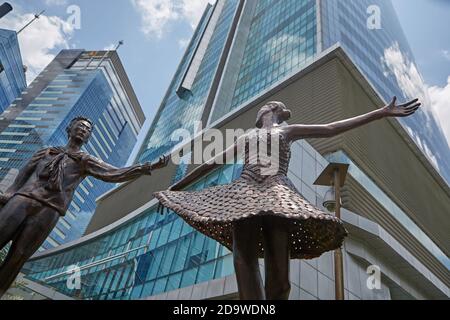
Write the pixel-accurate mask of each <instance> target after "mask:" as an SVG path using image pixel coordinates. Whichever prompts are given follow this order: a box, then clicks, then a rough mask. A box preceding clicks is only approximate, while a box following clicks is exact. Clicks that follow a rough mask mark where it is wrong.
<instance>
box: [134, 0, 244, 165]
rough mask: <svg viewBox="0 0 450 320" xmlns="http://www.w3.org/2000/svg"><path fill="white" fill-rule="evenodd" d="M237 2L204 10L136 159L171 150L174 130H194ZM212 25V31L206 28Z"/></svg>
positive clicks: (227, 0)
mask: <svg viewBox="0 0 450 320" xmlns="http://www.w3.org/2000/svg"><path fill="white" fill-rule="evenodd" d="M238 5H239V0H225V1H223V0H221V1H217V2H216V4H215V5H214V6H208V8H207V9H206V11H205V13H204V15H203V17H202V19H201V21H200V24H199V26H198V27H197V30H196V31H195V33H194V36H193V38H192V40H191V43H190V44H189V46H188V48H187V50H186V53H185V56H184V57H183V60H182V62H181V64H180V66H179V68H178V70H177V72H176V74H175V77H174V79H173V81H172V83H171V85H170V87H169V90H168V91H167V94H166V97H165V99H164V101H163V103H162V105H161V107H160V109H159V111H158V114H157V115H156V117H155V120H154V122H153V125H152V127H151V129H150V131H149V134H148V136H147V138H146V140H145V141H144V144H143V147H142V150H141V152H140V154H139V155H138V159H137V162H145V161H152V160H154V159H156V158H158V157H159V156H160V155H162V154H164V153H168V152H170V151H171V150H172V148H173V147H174V146H175V145H176V144H177V143H178V141H171V139H170V137H171V135H172V133H173V132H174V131H175V130H177V129H187V130H189V131H190V132H191V133H192V134H193V133H194V131H195V128H194V126H195V124H196V123H197V122H199V121H201V119H202V114H203V110H204V107H205V103H206V99H207V97H208V94H209V91H210V88H211V85H212V82H213V79H214V76H215V74H216V71H217V68H218V65H219V61H220V58H221V56H222V52H223V50H224V47H225V43H226V40H227V38H228V35H229V32H230V28H231V26H232V22H233V18H234V17H235V14H236V11H237V8H238ZM215 16H217V17H216V19H214V18H215ZM211 27H213V28H212V29H213V30H209V29H210V28H211ZM208 32H212V36H211V38H210V39H209V41H208V42H207V43H204V41H202V40H204V39H205V37H206V36H207V33H208ZM201 46H206V50H205V51H204V54H203V55H202V56H201V57H200V60H199V61H194V59H196V58H197V59H198V58H199V57H198V53H199V52H200V50H199V49H200V48H201ZM194 62H195V63H198V64H199V66H197V67H198V70H197V72H196V73H195V75H194V79H193V80H192V86H191V88H190V89H189V91H188V92H184V93H183V94H181V93H180V90H179V89H180V87H181V86H183V82H184V80H185V76H186V74H187V73H189V71H190V69H191V68H193V63H194Z"/></svg>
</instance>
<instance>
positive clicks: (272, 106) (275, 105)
mask: <svg viewBox="0 0 450 320" xmlns="http://www.w3.org/2000/svg"><path fill="white" fill-rule="evenodd" d="M276 109H287V108H286V106H285V105H284V103H283V102H279V101H270V102H268V103H267V104H266V105H264V106H263V107H262V108H261V110H259V112H258V115H257V116H256V127H257V128H258V129H261V128H262V125H263V124H262V118H263V117H264V116H265V115H266V114H267V113H269V112H274V111H275V110H276Z"/></svg>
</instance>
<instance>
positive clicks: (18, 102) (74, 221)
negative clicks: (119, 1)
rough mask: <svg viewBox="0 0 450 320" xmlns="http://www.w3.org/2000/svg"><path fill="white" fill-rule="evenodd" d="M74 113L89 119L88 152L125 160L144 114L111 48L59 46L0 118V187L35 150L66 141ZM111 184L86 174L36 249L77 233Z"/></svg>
mask: <svg viewBox="0 0 450 320" xmlns="http://www.w3.org/2000/svg"><path fill="white" fill-rule="evenodd" d="M76 116H85V117H88V118H90V119H92V121H93V122H94V124H95V129H94V132H93V134H92V137H91V141H90V142H89V143H88V144H87V145H86V147H85V148H86V151H87V152H89V153H90V154H92V155H94V156H96V157H98V158H100V159H102V160H104V161H106V162H109V163H111V164H113V165H116V166H123V165H125V164H126V162H127V159H128V157H129V154H130V153H131V151H132V149H133V147H134V145H135V143H136V140H137V135H138V133H139V131H140V129H141V127H142V125H143V122H144V119H145V117H144V115H143V112H142V110H141V107H140V105H139V102H138V100H137V98H136V96H135V93H134V91H133V89H132V87H131V84H130V82H129V80H128V77H127V75H126V73H125V70H124V68H123V66H122V63H121V62H120V59H119V56H118V55H117V53H116V52H115V51H84V50H63V51H61V52H60V53H59V54H58V55H57V56H56V57H55V59H54V60H53V61H52V62H51V63H50V64H49V65H48V66H47V67H46V68H45V69H44V70H43V71H42V72H41V73H40V75H38V76H37V78H36V79H35V80H34V81H33V82H32V83H31V84H30V85H29V87H28V88H27V89H26V91H24V92H23V93H22V94H21V96H20V97H18V98H17V99H15V101H14V103H13V104H11V106H10V107H8V108H7V109H6V110H5V111H4V112H3V114H2V115H1V117H0V190H1V191H2V192H5V191H6V190H7V188H8V187H9V186H10V185H11V184H12V182H13V181H14V179H15V177H16V176H17V173H18V171H19V169H20V168H21V167H22V166H23V165H25V163H26V162H27V161H28V160H29V159H30V158H31V156H32V155H33V154H34V152H36V151H37V150H39V149H41V148H45V147H47V146H64V145H66V143H67V133H66V130H65V129H66V127H67V125H68V123H69V122H70V121H71V120H72V119H73V118H74V117H76ZM112 187H113V185H111V184H107V183H103V182H100V181H97V180H95V179H93V178H87V179H86V180H85V181H84V182H83V183H82V184H81V185H80V187H79V188H78V190H77V191H76V192H75V197H74V200H73V201H72V203H71V205H70V208H69V210H68V211H67V214H66V216H65V217H63V218H61V219H60V222H59V224H58V225H57V227H56V228H55V230H54V231H53V233H52V234H51V235H50V236H49V238H48V239H47V241H46V242H45V243H44V245H43V247H42V248H41V249H48V248H53V247H55V246H58V245H60V244H62V243H65V242H70V241H72V240H75V239H77V238H78V237H79V236H81V235H82V234H83V233H84V231H85V229H86V226H87V225H88V223H89V221H90V218H91V217H92V215H93V213H94V211H95V206H96V204H95V201H96V198H97V197H98V196H100V195H101V194H103V193H105V192H107V191H108V190H110V189H111V188H112Z"/></svg>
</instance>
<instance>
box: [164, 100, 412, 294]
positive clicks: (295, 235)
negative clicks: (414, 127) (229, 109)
mask: <svg viewBox="0 0 450 320" xmlns="http://www.w3.org/2000/svg"><path fill="white" fill-rule="evenodd" d="M419 107H420V103H418V100H417V99H416V100H413V101H411V102H408V103H405V104H402V105H397V103H396V98H394V99H393V101H392V102H391V103H390V104H389V105H387V106H385V107H384V108H382V109H379V110H376V111H373V112H370V113H367V114H364V115H361V116H358V117H355V118H351V119H348V120H343V121H338V122H334V123H330V124H324V125H301V124H298V125H282V124H283V123H284V122H285V121H288V120H289V118H290V116H291V112H290V111H289V110H288V109H287V108H286V106H285V105H284V104H283V103H281V102H269V103H268V104H267V105H265V106H264V107H263V108H262V109H261V111H260V112H259V114H258V117H257V122H256V126H257V130H256V134H248V135H246V136H244V137H242V138H241V141H244V143H245V155H244V158H245V163H244V169H243V172H242V175H241V177H240V178H239V179H237V180H236V181H234V182H232V183H230V184H228V185H224V186H216V187H212V188H207V189H204V190H201V191H192V192H187V191H179V190H182V189H183V188H185V187H186V186H188V185H189V184H190V183H192V182H193V181H195V180H196V179H198V178H200V177H201V176H202V175H204V174H205V173H207V172H209V171H210V170H212V169H214V168H216V167H218V166H219V163H225V162H226V160H227V159H228V160H229V159H230V157H233V158H235V157H236V156H237V154H238V152H239V149H240V148H239V142H238V143H236V144H235V145H234V146H233V147H231V148H230V149H229V150H226V151H225V152H223V153H221V154H219V155H217V156H216V158H215V159H212V160H211V161H208V162H207V163H205V164H203V165H201V166H199V167H198V168H196V169H195V170H194V171H192V172H191V173H190V174H189V175H187V176H186V177H185V178H184V179H182V180H181V181H179V182H178V183H176V184H175V185H173V186H172V187H171V188H170V189H169V190H168V191H164V192H158V193H156V194H155V196H156V197H157V198H158V199H159V200H160V202H161V203H162V205H163V206H165V207H167V208H170V209H172V210H173V211H175V212H176V213H177V214H179V215H180V216H181V217H182V218H183V219H184V220H185V221H186V222H187V223H189V224H190V225H191V226H193V227H194V228H196V229H197V230H199V231H200V232H202V233H204V234H205V235H207V236H209V237H211V238H213V239H215V240H217V241H218V242H220V243H221V244H222V245H224V246H226V247H227V248H229V249H230V250H232V251H233V255H234V266H235V271H236V276H237V282H238V289H239V296H240V298H241V299H243V300H263V299H269V300H283V299H288V297H289V293H290V283H289V260H290V259H312V258H316V257H319V256H320V255H322V254H323V253H324V252H327V251H332V250H335V249H337V248H340V247H341V246H342V243H343V241H344V239H345V237H346V236H347V231H346V230H345V228H344V226H343V223H342V222H341V221H340V220H339V219H338V218H336V217H335V216H333V215H330V214H327V213H325V212H323V211H322V210H320V209H318V208H316V207H315V206H313V205H312V204H310V203H308V201H306V200H305V199H304V198H303V197H302V196H301V195H300V193H299V192H298V190H297V189H296V188H295V186H294V185H293V183H292V182H291V181H290V180H289V179H288V177H287V172H288V166H289V161H290V158H291V143H292V142H294V141H296V140H301V139H305V138H326V137H332V136H335V135H338V134H341V133H344V132H346V131H349V130H351V129H354V128H357V127H360V126H362V125H365V124H368V123H370V122H373V121H375V120H379V119H382V118H386V117H406V116H410V115H412V114H414V113H415V112H416V111H417V110H418V108H419ZM273 138H275V139H273ZM273 141H278V143H277V144H278V150H277V152H278V154H277V161H278V166H277V170H276V171H275V172H272V173H271V174H267V173H264V172H265V171H266V170H265V169H267V165H266V162H265V160H267V159H263V157H261V154H258V155H257V157H258V159H256V160H257V161H255V159H254V155H252V152H250V151H251V150H252V148H254V147H255V146H257V147H256V148H260V147H261V146H264V145H265V146H266V147H267V148H266V149H267V150H271V144H273ZM272 152H273V150H272ZM231 155H232V156H231ZM228 163H229V162H228ZM258 258H264V259H265V285H263V281H262V278H261V275H260V271H259V264H258Z"/></svg>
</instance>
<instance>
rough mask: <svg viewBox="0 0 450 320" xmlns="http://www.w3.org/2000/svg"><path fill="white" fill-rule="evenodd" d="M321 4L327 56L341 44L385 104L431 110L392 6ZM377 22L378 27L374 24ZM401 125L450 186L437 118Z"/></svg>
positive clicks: (379, 2) (368, 0)
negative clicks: (417, 102)
mask: <svg viewBox="0 0 450 320" xmlns="http://www.w3.org/2000/svg"><path fill="white" fill-rule="evenodd" d="M319 4H320V9H319V10H320V16H321V30H322V32H321V34H322V36H321V37H322V47H323V49H324V50H325V49H327V48H329V47H331V46H333V45H334V44H336V43H340V44H341V45H342V46H343V47H344V49H345V50H346V52H347V53H348V54H349V55H350V56H351V58H352V59H353V61H354V62H355V64H356V65H357V66H358V67H359V68H360V69H361V71H362V72H363V73H364V75H365V76H366V77H367V79H368V80H369V81H370V82H371V84H372V85H373V86H374V87H375V88H376V89H377V91H378V93H379V94H380V95H381V96H382V97H383V98H384V99H385V100H386V101H390V100H391V99H392V97H393V96H396V97H398V99H400V100H410V99H413V98H417V97H419V98H420V99H421V100H422V102H423V104H424V108H430V107H431V106H430V104H431V101H430V100H429V98H428V96H427V93H426V91H425V90H426V89H425V90H424V88H420V87H417V85H420V83H421V82H422V84H423V80H422V79H421V76H420V73H419V71H418V70H417V65H416V63H415V60H414V55H413V53H412V51H411V48H410V46H409V44H408V41H407V39H406V37H405V35H404V32H403V30H402V27H401V25H400V23H399V20H398V17H397V14H396V12H395V9H394V7H393V5H392V2H391V0H357V1H354V0H353V1H338V0H320V1H319ZM378 14H379V15H378ZM378 17H379V19H380V20H379V23H380V25H379V26H377V25H376V23H375V22H377V21H376V20H372V18H373V19H377V18H378ZM371 23H373V24H371ZM393 58H395V59H396V60H395V62H394V61H393V60H392V59H393ZM402 77H403V78H402ZM416 77H417V78H416ZM417 81H419V83H416V82H417ZM411 88H414V89H411ZM400 122H401V123H402V125H404V126H405V127H406V129H407V130H408V133H409V134H410V135H411V136H412V137H413V139H414V140H415V141H416V143H417V145H418V146H419V147H420V149H421V150H422V151H423V152H424V154H425V155H426V156H427V157H428V159H429V160H430V162H431V163H432V164H433V165H434V166H435V167H436V169H437V170H438V171H439V172H440V174H441V175H442V176H443V177H444V178H445V179H446V180H447V183H450V162H449V161H448V159H450V148H449V145H448V142H447V141H446V139H445V136H444V134H443V131H442V129H441V128H440V126H439V125H438V124H437V122H436V120H435V119H434V118H433V116H431V115H429V114H427V113H426V112H424V111H422V110H421V111H419V112H418V113H417V114H416V116H415V117H411V118H405V119H400Z"/></svg>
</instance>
